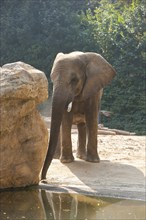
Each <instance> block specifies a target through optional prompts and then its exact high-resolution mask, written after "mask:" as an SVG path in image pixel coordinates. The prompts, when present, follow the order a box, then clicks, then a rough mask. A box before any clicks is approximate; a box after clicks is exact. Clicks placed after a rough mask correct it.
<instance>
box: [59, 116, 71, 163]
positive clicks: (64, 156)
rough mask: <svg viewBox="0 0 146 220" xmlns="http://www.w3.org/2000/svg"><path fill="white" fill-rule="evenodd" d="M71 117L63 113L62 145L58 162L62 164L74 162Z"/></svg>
mask: <svg viewBox="0 0 146 220" xmlns="http://www.w3.org/2000/svg"><path fill="white" fill-rule="evenodd" d="M72 120H73V115H72V113H67V112H65V113H64V115H63V120H62V145H61V156H60V161H61V162H62V163H70V162H72V161H73V160H74V157H73V153H72V142H71V127H72Z"/></svg>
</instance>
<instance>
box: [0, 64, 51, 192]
mask: <svg viewBox="0 0 146 220" xmlns="http://www.w3.org/2000/svg"><path fill="white" fill-rule="evenodd" d="M47 98H48V81H47V78H46V76H45V74H44V73H43V72H41V71H39V70H37V69H35V68H34V67H32V66H30V65H28V64H25V63H22V62H16V63H10V64H6V65H4V66H2V68H1V71H0V188H9V187H21V186H27V185H32V184H37V183H38V182H39V174H40V171H41V168H42V165H43V162H44V158H45V154H46V150H47V145H48V131H47V128H46V125H45V123H44V121H43V119H42V118H41V116H40V114H39V112H38V111H37V104H39V103H42V102H43V101H45V100H46V99H47Z"/></svg>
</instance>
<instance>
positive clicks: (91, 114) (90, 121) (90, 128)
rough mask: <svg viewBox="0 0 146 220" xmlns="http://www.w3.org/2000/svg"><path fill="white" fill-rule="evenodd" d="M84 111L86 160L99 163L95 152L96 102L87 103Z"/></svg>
mask: <svg viewBox="0 0 146 220" xmlns="http://www.w3.org/2000/svg"><path fill="white" fill-rule="evenodd" d="M86 106H87V109H86V127H87V140H88V142H87V153H86V160H87V161H89V162H95V163H98V162H99V161H100V158H99V155H98V151H97V145H98V143H97V129H98V122H97V120H98V119H97V116H98V107H97V103H96V100H95V101H94V100H93V101H92V102H91V103H88V105H86Z"/></svg>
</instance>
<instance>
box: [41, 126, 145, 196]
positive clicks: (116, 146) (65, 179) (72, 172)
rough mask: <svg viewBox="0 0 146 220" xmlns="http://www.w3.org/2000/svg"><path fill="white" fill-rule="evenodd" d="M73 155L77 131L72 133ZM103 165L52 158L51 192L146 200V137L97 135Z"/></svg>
mask: <svg viewBox="0 0 146 220" xmlns="http://www.w3.org/2000/svg"><path fill="white" fill-rule="evenodd" d="M72 143H73V152H74V156H75V154H76V145H77V130H73V132H72ZM98 150H99V155H100V159H101V162H100V163H90V162H86V161H83V160H80V159H77V158H76V156H75V161H74V162H72V163H66V164H62V163H61V162H60V161H59V160H57V159H53V161H52V164H51V166H50V167H49V170H48V172H47V184H46V183H45V184H42V185H43V186H44V187H46V188H48V189H50V188H52V189H53V187H56V188H57V189H64V190H65V191H74V192H80V193H82V192H83V193H87V194H94V195H98V196H109V197H113V196H114V197H120V198H130V199H139V200H146V195H145V194H146V191H145V186H146V179H145V174H146V167H145V165H146V163H145V158H146V136H123V135H98Z"/></svg>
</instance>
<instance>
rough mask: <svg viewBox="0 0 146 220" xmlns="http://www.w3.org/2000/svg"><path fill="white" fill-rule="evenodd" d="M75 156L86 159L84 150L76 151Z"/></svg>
mask: <svg viewBox="0 0 146 220" xmlns="http://www.w3.org/2000/svg"><path fill="white" fill-rule="evenodd" d="M76 157H77V158H79V159H81V160H86V158H87V156H86V153H85V152H84V153H79V152H77V154H76Z"/></svg>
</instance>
